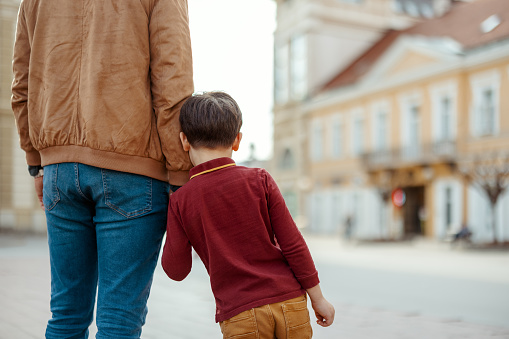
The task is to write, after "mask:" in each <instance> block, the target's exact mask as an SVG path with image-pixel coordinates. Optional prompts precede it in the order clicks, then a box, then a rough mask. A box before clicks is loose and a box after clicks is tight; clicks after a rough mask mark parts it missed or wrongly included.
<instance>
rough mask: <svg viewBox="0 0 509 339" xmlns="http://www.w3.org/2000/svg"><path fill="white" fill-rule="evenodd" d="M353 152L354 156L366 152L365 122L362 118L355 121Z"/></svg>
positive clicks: (355, 118)
mask: <svg viewBox="0 0 509 339" xmlns="http://www.w3.org/2000/svg"><path fill="white" fill-rule="evenodd" d="M352 130H353V135H352V136H353V140H352V151H353V154H354V155H361V154H362V152H363V151H364V120H363V119H362V117H361V116H356V117H354V120H353V129H352Z"/></svg>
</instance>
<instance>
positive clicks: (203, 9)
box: [189, 0, 276, 162]
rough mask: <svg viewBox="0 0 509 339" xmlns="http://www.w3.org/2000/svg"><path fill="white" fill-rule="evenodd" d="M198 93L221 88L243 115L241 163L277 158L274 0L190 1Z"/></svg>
mask: <svg viewBox="0 0 509 339" xmlns="http://www.w3.org/2000/svg"><path fill="white" fill-rule="evenodd" d="M189 25H190V29H191V44H192V48H193V65H194V66H193V68H194V87H195V92H204V91H212V90H222V91H225V92H227V93H228V94H230V95H231V96H232V97H233V98H234V99H235V100H236V101H237V103H238V104H239V106H240V109H241V111H242V118H243V125H242V129H241V132H242V134H243V136H242V142H241V145H240V149H239V151H237V152H234V155H233V159H234V160H235V161H237V162H240V161H243V160H246V159H247V158H248V157H249V155H250V144H251V143H254V145H255V157H256V158H257V159H268V158H270V157H271V156H272V131H273V128H272V103H273V94H272V93H273V41H274V40H273V34H274V31H275V28H276V2H275V1H273V0H213V1H212V0H189Z"/></svg>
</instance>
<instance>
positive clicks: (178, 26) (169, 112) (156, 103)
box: [149, 0, 193, 186]
mask: <svg viewBox="0 0 509 339" xmlns="http://www.w3.org/2000/svg"><path fill="white" fill-rule="evenodd" d="M149 34H150V79H151V90H152V105H153V108H154V113H155V115H156V120H157V130H158V133H159V137H160V139H161V145H162V150H163V154H164V156H165V157H166V167H167V169H168V170H169V172H170V178H169V179H170V183H171V184H173V185H179V186H181V185H183V184H184V183H185V182H187V180H188V178H189V176H188V171H189V169H190V168H191V167H192V165H191V161H190V160H189V155H188V153H187V152H185V151H184V150H183V149H182V144H181V143H180V139H179V133H180V123H179V113H180V107H181V106H182V104H183V103H184V101H185V100H186V99H187V98H188V97H189V96H191V94H192V93H193V62H192V54H191V37H190V32H189V18H188V8H187V0H155V2H154V5H153V8H152V11H151V15H150V23H149Z"/></svg>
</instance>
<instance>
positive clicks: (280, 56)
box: [274, 44, 289, 104]
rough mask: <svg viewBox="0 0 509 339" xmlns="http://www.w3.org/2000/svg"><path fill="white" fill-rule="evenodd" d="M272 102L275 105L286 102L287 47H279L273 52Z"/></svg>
mask: <svg viewBox="0 0 509 339" xmlns="http://www.w3.org/2000/svg"><path fill="white" fill-rule="evenodd" d="M274 55H275V58H274V100H275V102H276V104H284V103H286V102H287V101H288V96H289V95H288V94H289V87H288V45H286V44H285V45H283V46H279V47H277V48H276V50H275V51H274Z"/></svg>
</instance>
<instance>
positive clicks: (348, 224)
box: [344, 214, 354, 240]
mask: <svg viewBox="0 0 509 339" xmlns="http://www.w3.org/2000/svg"><path fill="white" fill-rule="evenodd" d="M353 227H354V219H353V216H352V214H348V215H347V216H346V219H345V230H344V235H345V239H346V240H350V239H352V234H353Z"/></svg>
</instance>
